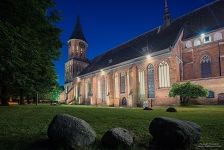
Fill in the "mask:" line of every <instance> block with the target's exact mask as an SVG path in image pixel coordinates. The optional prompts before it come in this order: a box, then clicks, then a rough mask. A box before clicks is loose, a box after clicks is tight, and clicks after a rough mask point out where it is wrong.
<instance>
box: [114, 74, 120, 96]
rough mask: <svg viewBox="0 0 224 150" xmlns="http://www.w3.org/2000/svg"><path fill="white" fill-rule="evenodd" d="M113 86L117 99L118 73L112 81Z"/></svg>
mask: <svg viewBox="0 0 224 150" xmlns="http://www.w3.org/2000/svg"><path fill="white" fill-rule="evenodd" d="M114 84H115V89H114V90H115V97H116V98H119V84H118V73H116V74H115V79H114Z"/></svg>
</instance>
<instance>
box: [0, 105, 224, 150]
mask: <svg viewBox="0 0 224 150" xmlns="http://www.w3.org/2000/svg"><path fill="white" fill-rule="evenodd" d="M177 110H178V112H177V113H167V112H165V107H160V108H155V109H154V110H153V111H144V110H142V109H128V108H123V109H119V108H99V107H85V106H49V105H40V106H32V105H31V106H10V107H0V149H1V150H7V149H31V148H34V147H39V144H38V143H39V142H40V141H45V140H46V139H47V135H46V132H47V128H48V124H49V122H50V121H51V119H52V118H53V116H54V115H56V114H58V113H67V114H70V115H73V116H76V117H79V118H81V119H84V120H86V121H87V122H88V123H89V124H90V125H91V126H92V127H93V128H94V130H95V131H96V133H97V141H98V142H99V140H100V138H101V137H102V135H103V133H105V131H107V130H108V129H110V128H114V127H123V128H127V129H128V130H130V131H132V132H133V133H134V134H135V135H136V143H137V144H136V145H137V146H136V147H137V148H140V147H141V146H142V145H143V146H144V145H147V143H148V141H149V139H150V135H149V133H148V127H149V123H150V121H151V120H152V119H153V118H154V117H157V116H167V117H174V118H178V119H182V120H190V121H193V122H196V123H198V124H199V125H200V126H201V127H202V139H201V143H217V144H219V145H220V146H221V147H222V148H221V149H224V106H191V107H184V108H183V107H178V108H177ZM40 143H41V142H40ZM40 145H41V144H40Z"/></svg>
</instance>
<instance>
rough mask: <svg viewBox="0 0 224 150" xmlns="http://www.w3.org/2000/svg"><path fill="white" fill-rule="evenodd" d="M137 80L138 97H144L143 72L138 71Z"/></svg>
mask: <svg viewBox="0 0 224 150" xmlns="http://www.w3.org/2000/svg"><path fill="white" fill-rule="evenodd" d="M138 80H139V94H140V96H144V95H145V80H144V71H143V70H139V71H138Z"/></svg>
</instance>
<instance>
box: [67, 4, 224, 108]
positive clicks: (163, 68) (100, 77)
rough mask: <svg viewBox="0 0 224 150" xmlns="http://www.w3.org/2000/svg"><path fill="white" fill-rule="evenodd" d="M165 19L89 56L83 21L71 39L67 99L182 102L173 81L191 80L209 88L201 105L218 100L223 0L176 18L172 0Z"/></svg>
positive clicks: (223, 85)
mask: <svg viewBox="0 0 224 150" xmlns="http://www.w3.org/2000/svg"><path fill="white" fill-rule="evenodd" d="M163 19H164V23H163V24H162V25H160V26H158V27H157V28H154V29H152V30H150V31H148V32H146V33H144V34H142V35H140V36H138V37H136V38H135V39H133V40H130V41H128V42H126V43H125V44H122V45H119V46H117V47H116V48H113V49H111V50H108V51H107V52H106V53H104V54H102V55H99V56H97V57H95V58H94V59H93V60H89V59H88V58H87V48H88V43H87V40H86V39H85V36H84V34H83V31H82V27H81V23H80V19H79V18H78V19H77V23H76V26H75V29H74V32H73V34H72V36H71V37H70V39H69V41H68V61H67V62H66V63H65V93H66V94H65V95H66V96H65V102H66V103H68V104H72V103H75V104H85V105H103V106H115V107H120V106H128V107H136V106H142V105H143V103H144V104H145V103H146V104H147V103H148V102H150V103H152V104H153V105H172V104H178V99H177V98H170V97H169V96H168V94H169V90H170V87H171V86H172V84H173V83H184V82H187V81H191V82H193V83H195V84H200V85H202V86H203V87H205V88H207V89H208V90H209V95H208V97H207V98H199V99H192V102H195V103H199V104H217V103H219V96H220V95H223V93H224V1H223V0H216V1H214V2H212V3H209V4H207V5H205V6H203V7H200V8H198V9H196V10H194V11H192V12H189V13H187V14H185V15H183V16H181V17H179V18H177V19H172V17H171V15H170V12H169V8H168V4H167V0H165V4H164V18H163Z"/></svg>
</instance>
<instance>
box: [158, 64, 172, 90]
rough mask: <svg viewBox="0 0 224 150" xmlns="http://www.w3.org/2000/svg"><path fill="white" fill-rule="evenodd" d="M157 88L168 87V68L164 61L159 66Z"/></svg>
mask: <svg viewBox="0 0 224 150" xmlns="http://www.w3.org/2000/svg"><path fill="white" fill-rule="evenodd" d="M159 87H160V88H166V87H170V68H169V65H168V63H167V62H165V61H163V62H161V63H160V64H159Z"/></svg>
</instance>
